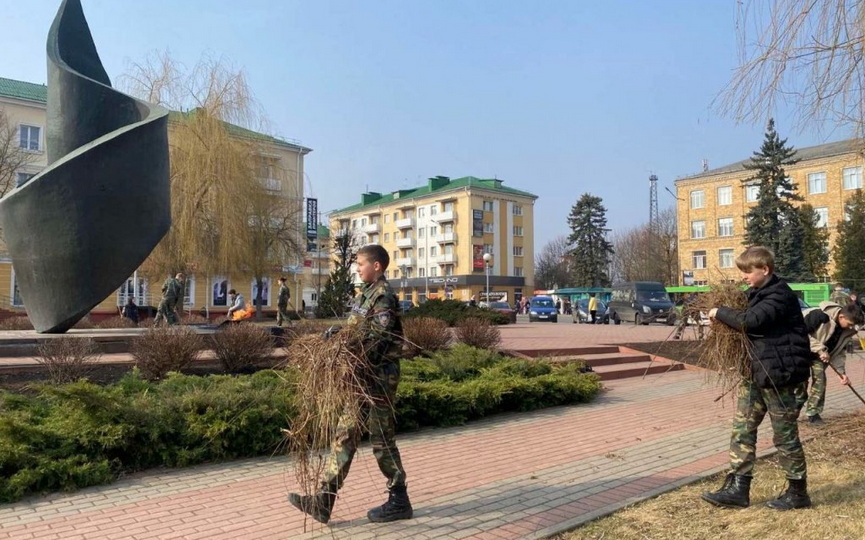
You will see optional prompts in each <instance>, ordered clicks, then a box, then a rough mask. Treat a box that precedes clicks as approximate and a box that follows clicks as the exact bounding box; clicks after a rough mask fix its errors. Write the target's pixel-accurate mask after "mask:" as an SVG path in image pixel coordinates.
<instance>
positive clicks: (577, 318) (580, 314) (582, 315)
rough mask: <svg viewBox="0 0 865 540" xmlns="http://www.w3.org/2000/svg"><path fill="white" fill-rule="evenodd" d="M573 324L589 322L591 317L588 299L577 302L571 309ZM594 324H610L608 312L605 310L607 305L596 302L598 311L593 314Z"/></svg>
mask: <svg viewBox="0 0 865 540" xmlns="http://www.w3.org/2000/svg"><path fill="white" fill-rule="evenodd" d="M572 315H573V320H574V324H577V323H588V322H591V320H592V316H591V314H590V313H589V299H588V298H583V299H582V300H577V302H576V303H575V304H574V306H573V308H572ZM595 324H610V312H609V310H608V308H607V303H606V302H604V301H602V300H598V309H597V310H596V313H595Z"/></svg>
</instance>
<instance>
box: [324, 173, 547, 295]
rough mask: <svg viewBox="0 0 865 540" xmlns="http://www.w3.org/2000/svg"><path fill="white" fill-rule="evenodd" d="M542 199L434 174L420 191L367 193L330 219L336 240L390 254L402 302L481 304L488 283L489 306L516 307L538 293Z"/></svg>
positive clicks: (494, 182)
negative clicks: (537, 212)
mask: <svg viewBox="0 0 865 540" xmlns="http://www.w3.org/2000/svg"><path fill="white" fill-rule="evenodd" d="M536 199H537V196H536V195H533V194H531V193H528V192H525V191H520V190H517V189H513V188H510V187H505V186H504V185H503V182H502V180H499V179H481V178H475V177H473V176H467V177H463V178H456V179H453V180H451V179H450V178H447V177H444V176H436V177H435V178H430V179H429V180H428V182H427V184H426V185H424V186H419V187H417V188H414V189H404V190H398V191H394V192H393V193H388V194H381V193H375V192H371V193H364V194H362V195H361V202H360V204H356V205H354V206H350V207H348V208H343V209H341V210H337V211H335V212H333V213H331V214H330V216H329V219H330V226H331V231H332V234H339V233H348V234H351V235H352V237H353V239H354V241H355V243H356V244H358V245H363V244H381V245H382V246H384V247H385V249H387V251H388V253H389V254H390V261H391V262H390V266H389V268H388V269H387V277H388V279H389V280H390V283H391V286H392V287H394V289H396V290H398V291H399V295H400V298H402V299H405V300H410V301H412V302H414V303H421V302H424V301H426V300H427V299H433V298H452V299H457V300H464V301H468V300H470V299H471V298H472V297H475V299H476V300H477V301H479V302H480V301H484V300H486V299H487V296H486V291H487V283H489V292H490V295H489V298H490V300H493V301H499V300H501V301H506V302H508V303H510V304H513V303H514V301H518V300H519V299H520V298H522V297H523V296H524V295H528V296H531V294H532V290H533V289H534V241H533V238H534V227H533V225H534V203H535V200H536ZM334 231H335V232H334ZM484 254H489V255H490V257H488V258H487V259H488V261H486V262H485V259H484ZM487 263H488V264H487ZM355 277H356V275H355Z"/></svg>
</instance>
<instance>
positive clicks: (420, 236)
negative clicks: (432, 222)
mask: <svg viewBox="0 0 865 540" xmlns="http://www.w3.org/2000/svg"><path fill="white" fill-rule="evenodd" d="M425 232H426V228H425V227H420V228H419V229H418V230H417V237H418V238H423V237H424V233H425Z"/></svg>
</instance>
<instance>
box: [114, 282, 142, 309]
mask: <svg viewBox="0 0 865 540" xmlns="http://www.w3.org/2000/svg"><path fill="white" fill-rule="evenodd" d="M133 279H135V276H134V275H132V276H129V277H128V278H127V279H126V282H125V283H123V285H121V286H120V287H118V288H117V305H118V306H121V307H122V306H125V305H126V304H127V302H129V297H130V296H132V294H133V292H134V289H133V283H132V280H133ZM149 292H150V282H149V281H148V280H147V278H145V277H141V276H139V277H138V296H136V297H135V303H136V304H138V306H146V305H148V304H149V303H150V302H149V301H148V296H149Z"/></svg>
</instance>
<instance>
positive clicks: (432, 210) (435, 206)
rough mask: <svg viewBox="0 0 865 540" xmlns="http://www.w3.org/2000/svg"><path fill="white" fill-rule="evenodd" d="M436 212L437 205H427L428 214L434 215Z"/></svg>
mask: <svg viewBox="0 0 865 540" xmlns="http://www.w3.org/2000/svg"><path fill="white" fill-rule="evenodd" d="M438 213H439V207H438V205H435V204H434V205H432V206H430V207H429V215H431V216H434V215H436V214H438Z"/></svg>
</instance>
